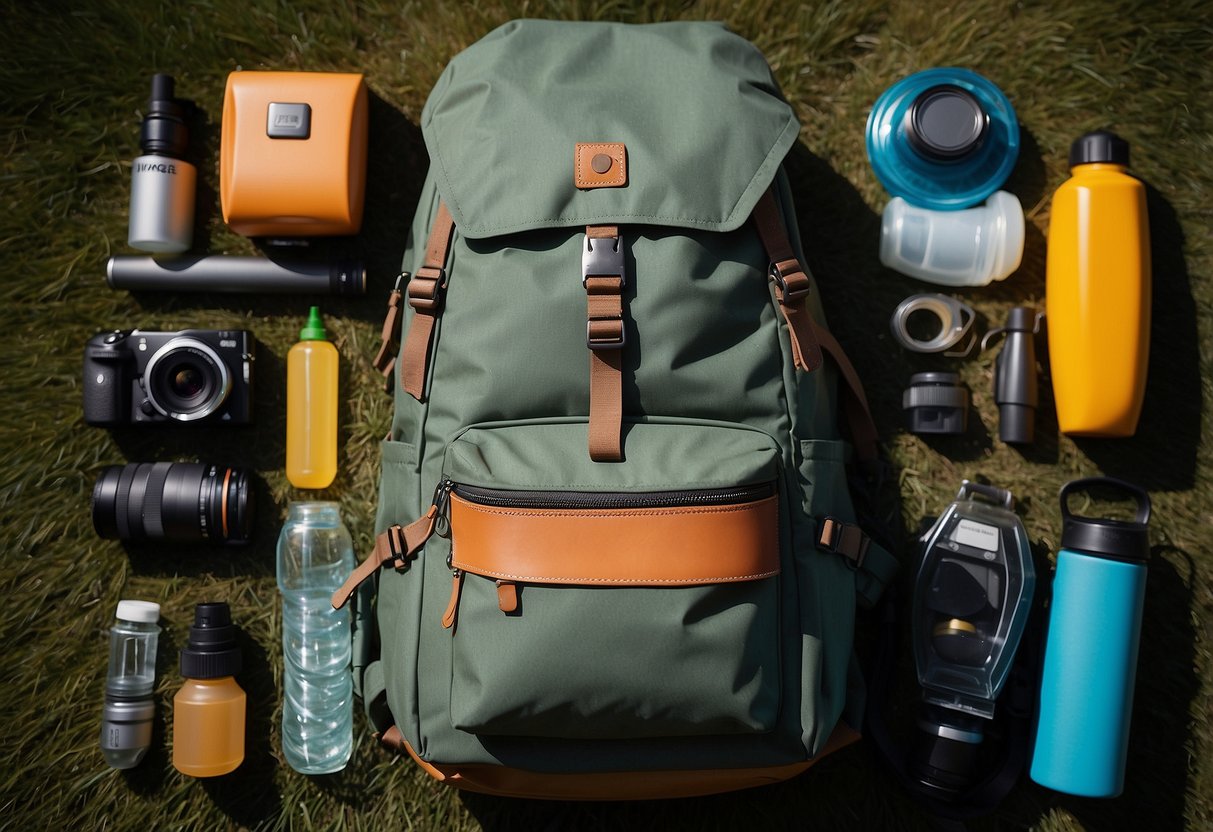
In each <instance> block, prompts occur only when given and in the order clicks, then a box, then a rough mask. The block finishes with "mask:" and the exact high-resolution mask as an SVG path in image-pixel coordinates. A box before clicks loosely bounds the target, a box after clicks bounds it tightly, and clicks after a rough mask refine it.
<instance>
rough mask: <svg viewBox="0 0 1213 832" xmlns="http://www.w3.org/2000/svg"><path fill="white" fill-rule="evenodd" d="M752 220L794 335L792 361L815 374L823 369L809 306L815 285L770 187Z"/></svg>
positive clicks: (776, 296)
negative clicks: (797, 253) (799, 256)
mask: <svg viewBox="0 0 1213 832" xmlns="http://www.w3.org/2000/svg"><path fill="white" fill-rule="evenodd" d="M752 217H753V220H754V225H755V226H756V227H757V229H758V236H759V237H760V238H762V246H763V248H764V249H766V253H767V257H768V258H770V261H771V265H770V277H771V280H772V282H773V283H774V284H775V299H776V300H777V301H779V310H780V311H781V312H782V313H783V319H784V321H785V322H786V323H787V325H788V334H789V335H790V336H791V342H792V361H793V362H794V363H795V365H796V366H797V367H798V368H800V369H801V370H804V371H805V372H812V371H813V370H816V369H817V368H818V367H820V366H821V347H820V345H819V343H818V339H817V326H816V324H814V322H813V315H812V313H811V312H809V309H808V304H807V303H806V301H807V299H808V297H809V292H810V291H812V288H813V284H812V281H810V280H809V276H808V275H807V274H805V271H804V268H803V267H802V266H801V264H800V261H799V260H797V259H796V252H795V251H793V249H792V242H791V240H790V239H789V238H788V230H787V228H786V227H785V226H784V224H783V218H782V217H781V216H780V214H779V205H778V204H777V203H776V202H775V192H774V191H773V190H772V189H770V188H768V189H767V191H766V193H764V194H763V195H762V198H761V199H759V200H758V204H757V205H755V206H754V213H753V214H752Z"/></svg>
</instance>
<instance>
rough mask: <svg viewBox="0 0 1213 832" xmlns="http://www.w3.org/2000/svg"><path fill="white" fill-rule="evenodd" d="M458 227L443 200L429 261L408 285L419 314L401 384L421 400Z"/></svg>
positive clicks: (429, 246)
mask: <svg viewBox="0 0 1213 832" xmlns="http://www.w3.org/2000/svg"><path fill="white" fill-rule="evenodd" d="M454 231H455V221H454V220H453V219H451V212H450V211H448V210H447V207H446V203H445V202H439V203H438V214H437V215H436V216H435V217H434V225H433V226H432V227H431V228H430V238H429V240H428V241H427V243H426V246H425V263H424V264H423V265H422V267H421V268H420V269H418V270H417V273H416V274H414V275H413V278H412V280H410V281H409V285H408V291H407V295H408V301H409V306H411V307H413V309H414V310H415V312H416V314H415V315H414V316H413V323H412V325H411V326H409V334H408V337H407V338H406V339H405V342H404V348H403V349H402V350H401V352H400V386H401V387H403V388H404V390H405V391H406V392H407V393H408V394H409V395H410V396H412V397H413V398H414V399H416V400H417V401H421V400H422V399H423V397H424V395H425V377H426V374H427V368H428V365H429V358H430V342H431V341H432V340H433V335H434V321H435V320H436V319H437V317H438V316H439V315H440V314H442V295H443V292H444V291H445V289H446V284H447V275H446V271H445V268H444V267H445V266H446V259H447V255H448V254H449V252H450V249H451V235H452V234H453V233H454Z"/></svg>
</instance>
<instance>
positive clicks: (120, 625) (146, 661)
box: [101, 601, 160, 769]
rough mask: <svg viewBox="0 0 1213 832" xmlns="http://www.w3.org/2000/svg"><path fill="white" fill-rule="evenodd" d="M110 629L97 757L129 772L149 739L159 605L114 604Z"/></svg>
mask: <svg viewBox="0 0 1213 832" xmlns="http://www.w3.org/2000/svg"><path fill="white" fill-rule="evenodd" d="M115 618H116V619H117V620H116V621H115V622H114V626H113V627H112V628H111V629H110V664H109V673H108V674H107V675H106V679H105V707H104V709H103V710H102V715H101V754H102V756H104V757H105V761H106V762H107V763H109V764H110V765H111V766H113V767H114V768H117V769H127V768H134V767H135V766H137V765H138V764H139V761H140V760H142V759H143V755H144V754H146V753H147V749H148V746H150V745H151V741H152V716H153V715H154V713H155V707H156V705H155V701H154V700H153V698H152V688H154V687H155V685H156V643H157V642H158V641H159V639H160V625H159V624H158V623H157V622H158V621H159V620H160V605H159V604H156V603H153V602H151V601H119V602H118V612H117V614H116V616H115Z"/></svg>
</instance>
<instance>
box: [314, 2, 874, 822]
mask: <svg viewBox="0 0 1213 832" xmlns="http://www.w3.org/2000/svg"><path fill="white" fill-rule="evenodd" d="M421 126H422V130H423V132H424V136H425V142H426V147H427V149H428V151H429V155H430V159H431V165H430V169H429V175H428V178H427V180H426V182H425V185H424V187H423V190H422V193H421V200H420V203H419V205H418V210H417V215H416V218H415V220H414V223H413V227H412V237H411V242H410V244H409V246H408V249H407V250H406V252H405V256H404V268H405V269H407V270H408V271H407V272H406V273H405V274H403V275H402V276H401V280H400V281H399V282H398V283H397V288H396V291H394V292H393V293H392V296H391V299H390V302H389V315H388V320H387V321H386V322H385V325H384V346H383V348H382V349H381V351H380V355H379V357H378V359H377V364H378V366H379V367H380V369H382V370H383V371H384V374H385V376H386V377H387V378H388V381H389V384H391V385H392V386H393V387H394V388H395V396H396V407H395V416H394V418H393V421H392V430H391V434H390V436H388V437H387V439H386V440H385V441H384V442H383V449H382V450H383V470H382V480H381V486H380V494H379V511H378V517H377V521H376V531H377V533H378V537H377V538H376V545H375V551H374V552H373V553H372V555H371V556H370V557H369V558H368V559H367V560H366V561H365V562H364V563H363V564H362V565H361V566H360V567H359V568H358V569H357V570H356V572H355V573H354V574H353V575H352V576H351V577H350V580H349V581H348V582H347V584H346V586H345V587H344V588H343V589H342V590H341V591H339V592H338V593H337V595H335V596H334V604H340V603H344V601H345V600H347V599H348V598H349V597H350V596H351V595H354V596H355V614H354V620H355V649H354V655H355V658H354V672H355V679H356V686H357V689H358V691H359V694H360V695H361V697H362V699H363V701H364V703H365V706H366V710H367V714H368V716H369V718H370V720H371V722H372V723H373V724H374V725H375V727H376V728H377V730H378V731H379V732H380V734H379V736H380V739H381V740H382V741H383V742H384V743H385V744H386V745H388V746H390V747H393V748H395V749H398V750H401V751H404V752H407V753H408V754H410V755H411V756H412V757H413V758H414V759H416V760H417V762H418V763H419V764H420V765H421V766H423V767H424V769H425V770H426V771H427V772H429V773H430V774H431V775H433V776H434V777H436V778H438V779H439V780H443V781H446V782H448V783H451V784H454V785H456V786H460V787H463V788H467V789H471V790H475V791H481V792H488V793H493V794H509V795H519V796H530V797H544V798H561V799H564V798H599V799H614V798H619V799H622V798H650V797H669V796H679V795H695V794H705V793H709V792H717V791H726V790H729V789H737V788H743V787H747V786H754V785H760V784H764V783H769V782H773V781H776V780H781V779H784V778H787V777H791V776H794V775H795V774H797V773H799V772H801V771H803V770H804V769H806V768H807V767H808V766H810V765H812V763H813V762H815V761H816V760H818V759H820V758H821V756H822V755H823V754H825V753H827V752H829V751H831V750H833V749H835V748H839V747H841V746H843V745H845V744H846V743H848V742H850V741H852V740H854V739H855V738H857V736H858V735H857V733H856V731H855V729H856V728H857V727H858V726H859V725H860V718H861V709H862V681H861V679H860V677H859V674H858V670H857V666H856V663H855V661H854V657H853V651H852V635H853V630H854V619H855V609H856V603H857V600H858V602H859V603H862V604H868V603H871V602H872V601H873V600H874V599H875V597H876V596H877V594H878V593H879V591H880V589H881V588H882V586H883V584H884V583H885V582H887V581H888V580H889V578H890V577H891V575H892V572H893V570H894V567H895V562H894V561H893V559H892V558H891V557H890V556H889V555H888V553H887V552H885V551H884V550H882V549H881V548H880V547H879V546H877V545H875V544H873V543H871V542H870V541H869V539H868V538H867V537H866V535H864V534H863V533H862V532H861V531H859V529H858V528H857V527H856V526H854V525H853V523H854V520H855V517H854V510H853V508H852V505H851V500H850V497H849V495H848V491H847V479H846V475H845V472H844V463H845V462H846V461H847V459H848V456H849V455H850V453H851V447H852V445H853V447H854V449H855V453H856V454H857V455H859V456H861V457H864V456H866V457H873V456H874V455H875V449H876V435H875V431H874V429H873V428H872V425H871V421H870V417H868V416H867V413H866V404H865V403H864V399H863V393H862V390H861V389H860V387H859V383H858V380H857V379H856V378H855V376H854V372H853V371H852V370H851V368H850V365H849V363H848V362H847V361H846V359H845V357H844V356H843V355H842V352H841V350H840V348H839V347H838V345H837V342H836V341H835V340H834V339H833V338H832V337H831V336H830V335H829V333H828V331H827V330H826V329H825V327H824V325H823V323H822V313H821V308H820V303H819V301H818V298H817V294H816V291H815V290H814V288H813V285H812V281H811V280H810V278H809V277H808V272H807V269H806V268H805V266H804V263H805V259H804V255H803V252H802V251H801V249H800V242H799V239H798V236H797V233H796V222H795V215H794V212H793V207H792V198H791V193H790V191H789V188H788V183H787V178H786V176H785V174H784V173H783V171H782V168H781V161H782V160H783V158H784V156H785V155H786V154H787V152H788V150H789V149H790V148H791V147H792V145H793V143H794V142H795V141H796V138H797V135H798V133H799V124H798V123H797V120H796V118H795V116H794V114H793V112H792V109H791V107H789V106H788V104H787V103H786V102H785V101H784V100H783V98H782V96H781V95H780V93H779V90H778V88H777V86H776V84H775V81H774V80H773V78H772V76H771V71H770V68H769V67H768V66H767V64H766V62H765V61H764V59H763V57H762V55H761V54H760V53H759V52H758V51H757V50H756V49H755V48H754V47H753V46H752V45H751V44H750V43H748V42H747V41H745V40H743V39H742V38H740V37H738V36H736V35H734V34H732V33H730V32H729V31H727V30H726V29H725V28H724V27H722V26H720V25H717V24H710V23H664V24H656V25H645V26H633V25H624V24H607V23H558V22H546V21H516V22H512V23H509V24H507V25H505V26H502V27H501V28H499V29H497V30H496V31H494V32H493V33H491V34H489V35H488V36H487V37H485V38H484V39H483V40H481V41H480V42H478V43H476V44H475V45H474V46H472V47H471V48H469V49H467V50H466V51H465V52H463V53H462V54H460V55H458V56H457V57H456V58H455V59H454V60H452V61H451V63H450V65H449V66H448V67H447V68H446V71H445V72H444V73H443V75H442V77H441V78H439V80H438V83H437V84H436V86H435V88H434V90H433V93H432V94H431V96H430V98H429V101H428V103H427V104H426V107H425V109H424V111H423V113H422V117H421ZM419 241H421V242H423V243H424V244H423V245H420V246H418V245H415V243H417V242H419ZM402 334H403V341H401V335H402ZM397 345H399V347H398V348H399V355H396V356H395V357H394V358H393V355H394V353H395V352H396V350H397ZM823 353H824V356H825V360H824V361H823V358H822V356H823ZM840 378H841V379H843V380H844V382H845V383H844V384H842V385H839V384H838V380H839V379H840ZM838 407H841V409H842V410H843V412H844V413H846V414H847V416H848V422H849V423H850V429H849V432H850V438H851V440H852V443H851V444H850V445H849V444H848V443H844V442H843V441H842V440H841V439H840V435H839V432H838V420H837V417H836V410H837V408H838ZM368 579H373V580H368Z"/></svg>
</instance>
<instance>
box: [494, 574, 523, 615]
mask: <svg viewBox="0 0 1213 832" xmlns="http://www.w3.org/2000/svg"><path fill="white" fill-rule="evenodd" d="M497 606H498V607H500V608H501V611H502V612H503V613H505V614H506V615H509V614H510V613H512V612H516V611H517V610H518V585H517V584H516V583H514V582H513V581H498V582H497Z"/></svg>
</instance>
